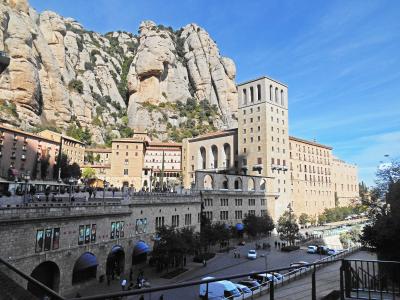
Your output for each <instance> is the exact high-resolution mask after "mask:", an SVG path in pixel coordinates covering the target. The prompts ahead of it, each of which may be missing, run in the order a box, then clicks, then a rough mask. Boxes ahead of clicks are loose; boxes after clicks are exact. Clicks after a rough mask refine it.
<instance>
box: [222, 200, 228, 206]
mask: <svg viewBox="0 0 400 300" xmlns="http://www.w3.org/2000/svg"><path fill="white" fill-rule="evenodd" d="M220 201H221V206H228V199H220Z"/></svg>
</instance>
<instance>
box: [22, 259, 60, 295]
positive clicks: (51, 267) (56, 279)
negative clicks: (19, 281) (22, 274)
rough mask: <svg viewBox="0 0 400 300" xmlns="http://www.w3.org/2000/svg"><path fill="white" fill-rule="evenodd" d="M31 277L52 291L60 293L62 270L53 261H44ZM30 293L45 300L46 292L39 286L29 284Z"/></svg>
mask: <svg viewBox="0 0 400 300" xmlns="http://www.w3.org/2000/svg"><path fill="white" fill-rule="evenodd" d="M31 276H32V277H33V278H35V279H36V280H38V281H39V282H41V283H43V284H44V285H45V286H47V287H49V288H50V289H52V290H54V291H56V292H58V288H59V285H60V269H59V268H58V266H57V264H56V263H54V262H52V261H44V262H42V263H41V264H40V265H38V266H37V267H36V268H35V269H33V271H32V273H31ZM27 288H28V291H29V292H31V293H32V294H33V295H35V296H37V297H38V298H40V299H44V298H43V297H44V296H45V294H46V293H45V291H43V290H42V289H41V288H40V287H38V286H37V285H35V284H33V283H30V282H28V287H27Z"/></svg>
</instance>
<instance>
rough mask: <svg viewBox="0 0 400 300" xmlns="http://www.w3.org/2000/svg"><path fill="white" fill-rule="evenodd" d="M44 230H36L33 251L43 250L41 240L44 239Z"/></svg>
mask: <svg viewBox="0 0 400 300" xmlns="http://www.w3.org/2000/svg"><path fill="white" fill-rule="evenodd" d="M43 235H44V231H43V229H39V230H38V231H36V247H35V252H42V251H43V241H44V237H43Z"/></svg>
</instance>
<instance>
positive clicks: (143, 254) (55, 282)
mask: <svg viewBox="0 0 400 300" xmlns="http://www.w3.org/2000/svg"><path fill="white" fill-rule="evenodd" d="M148 252H149V247H148V246H147V244H146V243H145V242H144V241H139V242H137V243H136V244H135V247H134V249H133V252H132V265H138V264H141V263H144V262H146V261H147V253H148ZM98 266H99V263H98V259H97V257H96V255H95V254H94V253H92V252H84V253H83V254H82V255H80V256H79V258H78V259H77V260H76V261H75V263H74V266H73V269H72V278H71V280H72V285H75V284H79V283H83V282H86V281H89V280H92V279H96V278H97V273H98V272H97V271H98V270H97V269H98ZM105 267H106V268H105V272H106V277H107V278H114V276H120V275H121V274H122V273H124V271H125V270H124V268H125V250H124V248H123V247H122V246H120V245H115V246H113V247H112V248H111V250H110V252H109V254H108V256H107V259H106V262H105ZM31 277H33V278H35V279H36V280H38V281H40V282H41V283H43V284H44V285H46V286H47V287H49V288H50V289H52V290H54V291H56V292H58V290H59V288H60V268H59V267H58V265H57V264H56V263H55V262H54V261H44V262H42V263H40V264H39V265H38V266H37V267H36V268H35V269H34V270H33V271H32V273H31ZM27 288H28V291H30V292H31V293H32V294H33V295H35V296H37V297H39V298H40V299H42V298H43V297H44V296H45V295H46V293H45V291H44V290H43V289H41V288H40V287H38V286H37V285H35V284H32V283H30V282H29V283H28V287H27Z"/></svg>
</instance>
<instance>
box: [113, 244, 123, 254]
mask: <svg viewBox="0 0 400 300" xmlns="http://www.w3.org/2000/svg"><path fill="white" fill-rule="evenodd" d="M118 251H124V249H122V247H121V246H119V245H116V246H114V247H112V248H111V253H113V254H114V253H117V252H118Z"/></svg>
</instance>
